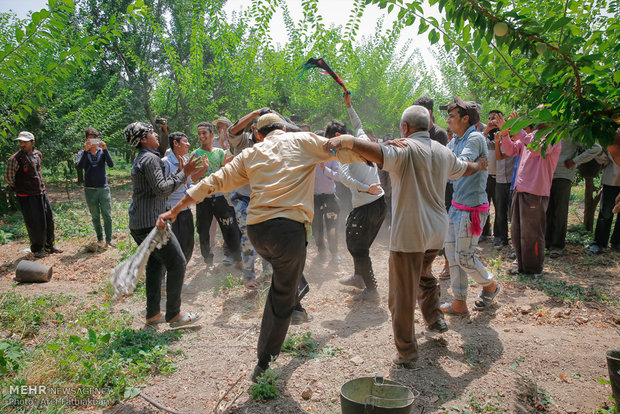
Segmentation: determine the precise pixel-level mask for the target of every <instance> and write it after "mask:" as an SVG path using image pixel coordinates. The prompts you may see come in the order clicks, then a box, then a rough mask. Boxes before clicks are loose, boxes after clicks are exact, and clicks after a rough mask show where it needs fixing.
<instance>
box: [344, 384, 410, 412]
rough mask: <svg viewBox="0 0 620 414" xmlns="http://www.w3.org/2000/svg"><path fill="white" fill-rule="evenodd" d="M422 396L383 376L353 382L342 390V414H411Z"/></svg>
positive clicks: (345, 385)
mask: <svg viewBox="0 0 620 414" xmlns="http://www.w3.org/2000/svg"><path fill="white" fill-rule="evenodd" d="M419 395H420V393H419V392H417V391H415V390H412V389H411V388H409V387H406V386H404V385H402V384H399V383H398V382H395V381H390V380H386V379H383V377H381V376H376V377H374V378H372V377H363V378H357V379H354V380H351V381H349V382H347V383H345V384H344V385H343V386H342V387H341V388H340V405H341V407H342V414H388V413H389V414H409V413H411V408H412V407H413V401H414V400H415V399H416V398H417V397H418V396H419Z"/></svg>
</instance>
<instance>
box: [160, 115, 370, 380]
mask: <svg viewBox="0 0 620 414" xmlns="http://www.w3.org/2000/svg"><path fill="white" fill-rule="evenodd" d="M257 129H258V131H257V135H256V138H257V141H259V142H258V143H257V144H254V145H253V146H252V147H251V148H248V149H245V150H243V151H242V152H241V153H240V154H239V155H237V156H235V157H234V158H233V160H232V161H231V162H230V163H228V164H226V165H225V166H224V167H222V168H221V169H220V170H218V171H216V172H214V173H213V174H211V175H210V176H208V177H206V178H205V179H203V180H201V181H200V182H199V183H198V184H196V186H194V187H193V188H192V189H190V190H189V191H188V192H187V195H186V196H185V197H183V199H181V201H180V202H179V203H177V205H175V206H174V207H173V208H172V209H171V210H170V211H168V212H166V213H164V214H162V215H160V216H159V220H158V223H157V225H158V227H160V228H161V227H163V226H164V225H165V224H164V220H167V219H171V220H174V219H175V218H176V216H177V214H178V213H179V212H180V211H182V210H183V208H185V207H187V206H188V205H190V204H193V203H196V202H197V201H200V200H201V199H203V198H204V197H207V196H208V195H209V194H212V193H214V192H217V191H229V190H233V189H235V188H239V187H240V186H243V185H246V184H249V185H250V188H251V190H252V199H251V201H250V204H249V206H248V217H247V227H248V236H249V238H250V240H251V242H252V245H253V246H254V248H255V249H256V251H257V252H258V253H259V254H260V255H261V256H262V257H264V258H265V259H266V260H267V261H269V262H270V263H271V265H272V266H273V279H272V282H271V287H270V288H269V293H268V295H267V300H266V303H265V309H264V312H263V319H262V322H261V331H260V336H259V339H258V345H257V354H258V364H257V365H256V367H255V369H254V371H253V373H252V380H254V381H256V380H257V378H258V377H259V376H260V375H262V373H263V372H264V371H265V370H266V369H267V368H268V367H269V363H270V362H271V360H272V359H273V358H275V357H276V356H277V355H278V354H279V353H280V349H281V347H282V343H283V342H284V339H285V337H286V332H287V330H288V327H289V324H290V322H291V315H292V313H293V310H294V307H295V304H296V302H297V300H296V299H297V296H298V289H297V287H298V286H299V284H300V281H301V280H302V276H303V269H304V264H305V261H306V245H307V241H308V234H309V228H310V223H312V217H313V188H314V169H315V166H316V164H318V163H320V162H325V161H330V160H333V159H336V157H338V159H339V160H340V161H342V162H353V161H359V160H360V159H359V157H355V156H354V155H353V154H352V153H351V152H350V151H347V150H344V151H341V152H339V153H338V154H337V156H336V155H334V154H332V153H331V152H327V151H325V150H323V144H325V143H326V142H327V140H326V139H325V138H323V137H319V136H317V135H314V134H312V133H309V132H286V127H285V121H283V119H282V118H281V117H280V116H279V115H276V114H273V113H268V114H265V115H262V116H261V117H260V118H259V119H258V123H257Z"/></svg>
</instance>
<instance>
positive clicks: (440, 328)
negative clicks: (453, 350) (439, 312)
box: [426, 318, 448, 333]
mask: <svg viewBox="0 0 620 414" xmlns="http://www.w3.org/2000/svg"><path fill="white" fill-rule="evenodd" d="M426 329H427V330H429V331H431V332H435V333H444V332H446V331H447V330H448V324H447V323H446V321H445V319H443V318H440V319H437V322H435V323H433V324H430V325H428V326H427V327H426Z"/></svg>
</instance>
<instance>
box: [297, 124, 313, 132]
mask: <svg viewBox="0 0 620 414" xmlns="http://www.w3.org/2000/svg"><path fill="white" fill-rule="evenodd" d="M304 128H308V131H310V124H301V125H299V129H301V130H302V131H303V130H304Z"/></svg>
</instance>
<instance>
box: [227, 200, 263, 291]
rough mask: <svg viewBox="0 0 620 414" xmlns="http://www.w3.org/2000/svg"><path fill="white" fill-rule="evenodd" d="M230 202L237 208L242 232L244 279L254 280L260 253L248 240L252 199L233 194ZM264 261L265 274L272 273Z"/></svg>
mask: <svg viewBox="0 0 620 414" xmlns="http://www.w3.org/2000/svg"><path fill="white" fill-rule="evenodd" d="M230 201H231V202H232V204H233V207H234V208H235V214H236V215H237V224H238V225H239V230H240V231H241V266H242V268H243V279H244V280H254V279H256V274H255V272H254V263H255V261H256V259H257V258H258V253H256V250H254V246H252V243H250V239H249V238H248V226H247V217H248V204H249V203H250V197H248V196H244V195H241V194H237V193H231V196H230ZM262 261H263V273H268V274H271V273H272V269H271V265H270V264H269V262H267V261H266V260H265V259H262Z"/></svg>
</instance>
